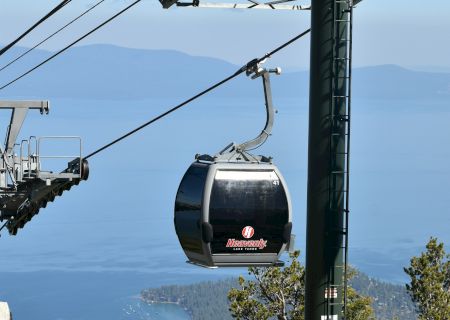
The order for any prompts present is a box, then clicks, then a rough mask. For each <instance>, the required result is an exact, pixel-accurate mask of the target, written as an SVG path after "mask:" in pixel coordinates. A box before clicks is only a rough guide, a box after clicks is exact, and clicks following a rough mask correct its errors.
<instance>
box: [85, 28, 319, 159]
mask: <svg viewBox="0 0 450 320" xmlns="http://www.w3.org/2000/svg"><path fill="white" fill-rule="evenodd" d="M310 31H311V29H308V30H306V31H304V32H302V33H300V34H299V35H297V36H296V37H294V38H292V39H291V40H289V41H288V42H285V43H284V44H282V45H281V46H279V47H277V48H276V49H274V50H272V51H271V52H269V53H266V54H265V55H264V56H263V57H261V58H259V59H258V58H257V59H253V60H252V61H250V62H249V63H247V64H245V65H244V66H243V67H241V68H240V69H239V70H237V71H236V72H235V73H233V74H232V75H230V76H228V77H227V78H225V79H223V80H222V81H219V82H217V83H216V84H214V85H212V86H210V87H209V88H207V89H205V90H203V91H201V92H200V93H198V94H196V95H195V96H193V97H191V98H189V99H187V100H185V101H183V102H182V103H180V104H178V105H177V106H175V107H173V108H172V109H169V110H167V111H166V112H164V113H162V114H160V115H159V116H157V117H155V118H153V119H151V120H149V121H147V122H146V123H144V124H142V125H140V126H139V127H137V128H135V129H133V130H131V131H129V132H128V133H126V134H124V135H122V136H121V137H119V138H117V139H115V140H114V141H112V142H110V143H108V144H106V145H104V146H103V147H101V148H99V149H97V150H95V151H94V152H92V153H90V154H88V155H87V156H86V157H84V159H88V158H90V157H93V156H95V155H96V154H97V153H99V152H102V151H103V150H105V149H107V148H109V147H111V146H112V145H114V144H116V143H118V142H119V141H122V140H123V139H125V138H127V137H129V136H131V135H132V134H134V133H136V132H138V131H140V130H142V129H144V128H145V127H147V126H149V125H151V124H152V123H154V122H156V121H158V120H159V119H161V118H164V117H165V116H167V115H169V114H170V113H172V112H174V111H176V110H178V109H180V108H182V107H184V106H185V105H187V104H188V103H190V102H192V101H194V100H196V99H198V98H200V97H201V96H203V95H205V94H207V93H208V92H210V91H212V90H214V89H216V88H217V87H219V86H221V85H223V84H225V83H226V82H228V81H230V80H231V79H234V78H235V77H237V76H238V75H240V74H241V73H243V72H245V71H247V70H248V69H250V68H251V67H252V66H255V65H256V64H258V63H260V62H262V61H263V60H265V59H267V58H270V57H271V56H272V55H274V54H276V53H277V52H278V51H280V50H282V49H284V48H285V47H287V46H289V45H291V44H292V43H293V42H295V41H297V40H298V39H300V38H302V37H303V36H305V35H307V34H308V33H309V32H310Z"/></svg>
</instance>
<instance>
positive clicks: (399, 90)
mask: <svg viewBox="0 0 450 320" xmlns="http://www.w3.org/2000/svg"><path fill="white" fill-rule="evenodd" d="M25 50H26V48H14V50H11V51H9V52H8V53H7V54H6V55H4V56H2V57H1V59H0V68H1V67H3V66H4V65H5V64H6V63H8V62H9V61H10V60H11V59H13V58H14V57H16V56H18V55H19V54H20V53H22V52H24V51H25ZM50 55H51V52H48V51H43V50H35V51H33V52H32V53H31V54H29V55H28V56H26V57H25V58H24V59H23V60H20V61H18V62H17V63H16V64H13V65H11V66H10V67H8V68H6V69H5V70H3V71H2V72H0V81H1V82H0V83H1V85H3V84H5V83H7V82H9V81H10V80H12V79H14V78H15V77H17V76H18V75H20V74H22V73H23V72H24V71H26V70H28V69H29V68H30V67H32V66H34V65H36V64H37V63H38V62H40V61H43V60H44V59H46V58H47V57H49V56H50ZM242 62H243V63H245V62H246V61H242ZM267 66H268V67H269V66H270V67H273V66H271V65H270V61H269V62H268V63H267ZM281 67H283V66H281ZM238 68H239V66H236V65H233V64H231V63H228V62H225V61H223V60H220V59H215V58H207V57H199V56H190V55H188V54H185V53H181V52H177V51H173V50H143V49H130V48H123V47H117V46H112V45H89V46H82V47H75V48H72V49H70V50H69V51H67V52H65V53H64V54H62V55H61V56H59V57H57V58H56V59H54V60H53V61H51V62H49V63H48V64H46V65H45V66H43V67H42V68H39V69H38V70H36V71H34V72H33V73H31V74H30V75H28V76H27V77H24V78H23V79H21V80H19V81H18V82H16V83H15V84H13V85H11V86H10V87H8V88H6V89H4V90H2V92H0V94H1V96H2V97H4V98H15V97H21V98H29V97H42V98H55V97H61V98H71V99H74V98H75V99H76V98H79V99H107V100H117V99H131V100H136V99H149V98H168V97H172V98H173V97H179V98H187V97H190V96H192V95H194V94H195V93H197V92H199V91H200V90H202V89H204V88H206V87H208V86H209V85H210V84H212V83H214V82H217V81H219V80H222V79H223V78H225V77H226V76H228V75H231V74H233V73H234V72H235V71H236V70H237V69H238ZM287 71H289V70H287ZM353 74H354V77H353V94H354V97H355V98H367V99H450V73H430V72H419V71H412V70H408V69H405V68H402V67H399V66H395V65H382V66H374V67H364V68H355V69H354V73H353ZM250 83H251V81H250V80H245V76H244V75H243V76H241V77H239V78H238V79H236V80H234V81H232V82H231V83H229V84H227V85H226V86H224V87H222V88H221V89H220V90H217V91H215V92H214V93H212V94H214V95H216V96H218V97H223V96H227V97H230V96H232V97H253V96H255V90H252V89H251V88H252V87H251V84H250ZM308 83H309V73H308V71H300V72H286V73H285V74H283V75H282V76H281V77H277V78H275V79H274V80H273V87H274V94H276V95H282V96H284V97H288V98H289V97H293V98H298V97H305V98H307V97H308V95H309V93H308V87H309V84H308Z"/></svg>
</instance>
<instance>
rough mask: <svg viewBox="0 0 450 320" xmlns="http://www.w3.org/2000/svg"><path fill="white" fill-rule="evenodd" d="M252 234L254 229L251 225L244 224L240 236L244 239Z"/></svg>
mask: <svg viewBox="0 0 450 320" xmlns="http://www.w3.org/2000/svg"><path fill="white" fill-rule="evenodd" d="M254 234H255V229H253V227H250V226H246V227H245V228H244V229H242V236H243V237H244V238H245V239H250V238H251V237H253V235H254Z"/></svg>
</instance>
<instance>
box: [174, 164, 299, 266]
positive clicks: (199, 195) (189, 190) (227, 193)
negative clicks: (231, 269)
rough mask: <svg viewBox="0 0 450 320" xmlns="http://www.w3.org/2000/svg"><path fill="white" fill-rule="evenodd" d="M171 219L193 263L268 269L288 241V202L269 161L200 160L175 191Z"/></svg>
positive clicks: (274, 262)
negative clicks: (266, 267) (172, 218)
mask: <svg viewBox="0 0 450 320" xmlns="http://www.w3.org/2000/svg"><path fill="white" fill-rule="evenodd" d="M174 221H175V230H176V233H177V235H178V239H179V240H180V243H181V246H182V248H183V250H184V252H185V253H186V256H187V257H188V259H189V261H190V262H192V263H195V264H199V265H202V266H207V267H215V266H250V265H251V266H269V265H274V264H276V263H277V260H278V257H279V255H280V254H281V253H282V252H283V251H284V250H285V249H286V246H287V244H288V242H289V241H290V236H291V229H292V223H291V202H290V197H289V193H288V190H287V188H286V183H285V181H284V179H283V177H282V175H281V173H280V172H279V170H278V169H277V167H276V166H274V165H273V164H271V163H252V162H241V163H238V162H213V161H211V162H210V161H200V160H198V161H196V162H194V163H193V164H192V165H191V166H190V167H189V169H188V170H187V172H186V174H185V175H184V177H183V179H182V181H181V183H180V186H179V188H178V192H177V197H176V202H175V219H174Z"/></svg>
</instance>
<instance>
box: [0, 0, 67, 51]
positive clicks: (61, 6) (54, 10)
mask: <svg viewBox="0 0 450 320" xmlns="http://www.w3.org/2000/svg"><path fill="white" fill-rule="evenodd" d="M70 1H72V0H64V1H62V2H61V3H60V4H58V5H57V6H56V7H55V8H53V10H52V11H50V12H49V13H47V14H46V15H45V16H43V17H42V18H41V19H40V20H39V21H38V22H36V23H35V24H34V25H32V26H31V27H30V28H29V29H28V30H27V31H25V32H24V33H23V34H22V35H20V36H19V37H18V38H17V39H16V40H14V41H13V42H11V43H10V44H8V45H7V46H5V47H4V48H3V49H1V50H0V56H1V55H3V54H4V53H5V52H6V51H8V50H9V49H11V48H12V47H13V46H14V45H15V44H16V43H17V42H19V41H20V40H22V39H23V38H24V37H25V36H26V35H27V34H29V33H30V32H31V31H33V30H34V29H36V28H37V27H38V26H39V25H40V24H41V23H43V22H44V21H45V20H47V19H48V18H50V17H51V16H52V15H54V14H55V13H57V12H58V11H59V10H61V9H62V8H63V7H64V6H65V5H66V4H68V3H69V2H70Z"/></svg>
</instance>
